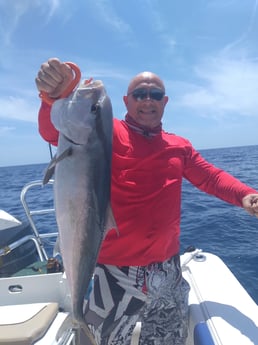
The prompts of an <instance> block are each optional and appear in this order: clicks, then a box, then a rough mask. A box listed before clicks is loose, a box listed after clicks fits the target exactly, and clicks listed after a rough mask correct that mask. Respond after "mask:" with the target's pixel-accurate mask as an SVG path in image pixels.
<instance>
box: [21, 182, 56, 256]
mask: <svg viewBox="0 0 258 345" xmlns="http://www.w3.org/2000/svg"><path fill="white" fill-rule="evenodd" d="M47 184H48V185H53V184H54V180H49V181H48V183H47ZM35 187H42V188H43V187H44V186H43V183H42V181H41V180H37V181H32V182H29V183H27V184H26V185H25V186H24V187H23V189H22V191H21V195H20V199H21V203H22V206H23V208H24V211H25V213H26V216H27V218H28V221H29V223H30V226H31V228H32V230H33V233H34V236H35V239H36V242H37V245H36V248H37V251H38V254H39V258H40V260H41V261H44V260H48V255H47V252H46V250H45V248H44V244H43V242H42V239H43V238H44V239H46V238H51V237H57V236H58V232H50V233H39V231H38V229H37V227H36V225H35V222H34V220H33V217H34V216H39V215H45V214H50V213H55V209H54V208H45V209H36V210H30V208H29V206H28V202H27V200H26V194H27V192H28V191H29V190H30V189H32V188H35ZM30 239H32V238H30ZM34 243H35V241H34ZM35 244H36V243H35Z"/></svg>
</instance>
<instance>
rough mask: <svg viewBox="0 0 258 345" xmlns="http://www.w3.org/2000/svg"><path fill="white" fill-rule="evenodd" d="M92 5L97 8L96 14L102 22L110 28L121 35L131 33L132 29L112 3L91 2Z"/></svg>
mask: <svg viewBox="0 0 258 345" xmlns="http://www.w3.org/2000/svg"><path fill="white" fill-rule="evenodd" d="M91 4H92V5H93V6H95V7H96V13H97V14H98V18H99V20H100V21H101V22H103V23H106V24H108V26H109V28H112V29H113V30H114V31H116V32H119V33H130V32H131V27H130V26H129V24H128V23H126V22H125V21H123V20H122V19H121V17H120V16H119V15H118V13H117V12H116V11H115V9H114V7H113V6H112V5H111V2H110V1H108V0H98V1H95V0H93V1H91Z"/></svg>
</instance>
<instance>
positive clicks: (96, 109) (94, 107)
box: [91, 103, 99, 114]
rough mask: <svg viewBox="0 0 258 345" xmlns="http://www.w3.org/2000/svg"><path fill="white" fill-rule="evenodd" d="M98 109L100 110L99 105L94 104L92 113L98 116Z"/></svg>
mask: <svg viewBox="0 0 258 345" xmlns="http://www.w3.org/2000/svg"><path fill="white" fill-rule="evenodd" d="M98 109H99V105H98V103H96V104H92V106H91V112H92V113H93V114H96V113H97V112H98Z"/></svg>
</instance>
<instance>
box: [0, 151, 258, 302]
mask: <svg viewBox="0 0 258 345" xmlns="http://www.w3.org/2000/svg"><path fill="white" fill-rule="evenodd" d="M200 152H201V154H202V156H203V157H204V158H206V159H207V160H208V161H209V162H211V163H213V164H214V165H216V166H218V167H220V168H222V169H224V170H226V171H228V172H229V173H231V174H233V175H234V176H235V177H237V178H238V179H240V180H241V181H242V182H244V183H246V184H248V185H250V186H252V187H254V188H255V189H257V190H258V174H257V166H258V146H245V147H234V148H221V149H209V150H201V151H200ZM46 166H47V164H36V165H24V166H12V167H0V181H1V187H0V209H3V210H5V211H7V212H9V213H11V214H12V215H14V216H16V217H18V218H19V219H22V220H23V219H25V213H24V210H23V207H22V205H21V202H20V192H21V189H22V188H23V186H24V185H25V184H27V183H28V182H31V181H34V180H41V179H42V178H43V175H44V170H45V168H46ZM27 201H28V204H29V206H30V207H32V208H33V209H36V208H37V205H38V204H39V203H40V204H41V205H43V207H47V208H50V207H53V191H52V188H51V187H44V188H43V189H42V187H38V188H36V189H35V190H33V191H31V192H29V193H28V197H27ZM35 221H36V224H39V227H40V229H41V230H42V231H43V232H47V231H51V232H53V231H56V223H55V219H54V216H53V217H52V216H48V217H40V218H39V219H35ZM49 245H51V243H50V244H49ZM189 245H194V246H195V247H197V248H201V249H203V251H207V252H212V253H214V254H216V255H218V256H220V257H221V258H222V259H223V260H224V262H225V263H226V264H227V265H228V267H229V268H230V269H231V271H232V272H233V273H234V274H235V275H236V277H237V278H238V279H239V281H240V282H241V284H242V285H243V286H244V287H245V288H246V289H247V291H248V292H249V294H250V295H251V296H252V298H253V299H254V300H255V301H256V303H257V304H258V218H255V217H251V216H249V215H248V214H247V213H246V212H245V211H244V210H243V209H241V208H238V207H235V206H232V205H229V204H227V203H225V202H223V201H221V200H219V199H216V198H215V197H212V196H210V195H207V194H205V193H203V192H200V191H199V190H198V189H197V188H195V187H193V186H192V185H191V184H190V183H189V182H187V181H184V183H183V192H182V221H181V249H182V252H183V251H184V249H186V248H187V247H188V246H189Z"/></svg>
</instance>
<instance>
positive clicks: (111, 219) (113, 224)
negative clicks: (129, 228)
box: [104, 203, 119, 237]
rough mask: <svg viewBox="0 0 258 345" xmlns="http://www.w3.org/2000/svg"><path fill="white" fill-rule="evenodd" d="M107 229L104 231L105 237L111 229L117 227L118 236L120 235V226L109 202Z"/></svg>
mask: <svg viewBox="0 0 258 345" xmlns="http://www.w3.org/2000/svg"><path fill="white" fill-rule="evenodd" d="M104 229H105V231H104V237H105V236H106V234H107V233H108V231H109V230H111V229H115V230H116V233H117V236H118V235H119V231H118V227H117V224H116V221H115V217H114V214H113V211H112V208H111V205H110V203H109V204H108V207H107V211H106V223H105V228H104Z"/></svg>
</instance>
